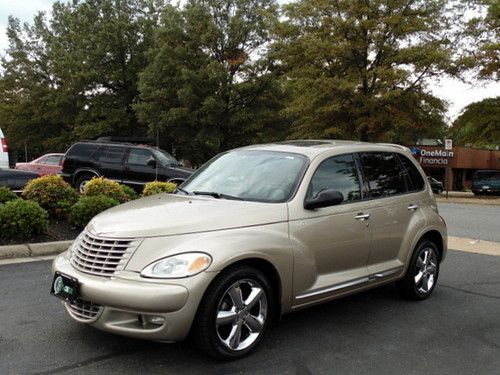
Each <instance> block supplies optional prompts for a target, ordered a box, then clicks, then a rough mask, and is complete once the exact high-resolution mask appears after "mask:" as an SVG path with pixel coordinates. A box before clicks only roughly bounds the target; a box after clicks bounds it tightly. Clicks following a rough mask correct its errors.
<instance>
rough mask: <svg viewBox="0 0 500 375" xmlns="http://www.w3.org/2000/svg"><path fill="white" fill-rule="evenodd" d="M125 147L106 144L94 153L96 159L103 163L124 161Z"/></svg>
mask: <svg viewBox="0 0 500 375" xmlns="http://www.w3.org/2000/svg"><path fill="white" fill-rule="evenodd" d="M124 156H125V148H123V147H116V146H104V147H102V148H101V149H99V151H98V152H97V153H96V154H95V155H94V157H93V158H94V159H95V160H97V161H99V162H101V163H111V164H118V163H121V162H122V161H123V157H124Z"/></svg>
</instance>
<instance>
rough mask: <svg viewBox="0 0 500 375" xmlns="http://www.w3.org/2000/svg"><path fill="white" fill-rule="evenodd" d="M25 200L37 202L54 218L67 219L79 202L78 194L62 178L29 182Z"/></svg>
mask: <svg viewBox="0 0 500 375" xmlns="http://www.w3.org/2000/svg"><path fill="white" fill-rule="evenodd" d="M22 196H23V198H25V199H27V200H31V201H34V202H37V203H38V204H39V205H40V206H41V207H42V208H44V209H46V210H47V211H49V214H50V215H51V216H54V217H65V216H67V214H68V209H69V208H70V207H71V206H72V205H73V204H75V202H76V201H77V200H78V193H77V192H76V190H75V189H73V188H72V187H71V186H70V185H69V184H68V183H67V182H66V181H64V180H63V179H62V177H61V176H56V175H52V176H43V177H39V178H35V179H33V180H31V181H29V182H28V183H27V184H26V186H25V187H24V191H23V194H22Z"/></svg>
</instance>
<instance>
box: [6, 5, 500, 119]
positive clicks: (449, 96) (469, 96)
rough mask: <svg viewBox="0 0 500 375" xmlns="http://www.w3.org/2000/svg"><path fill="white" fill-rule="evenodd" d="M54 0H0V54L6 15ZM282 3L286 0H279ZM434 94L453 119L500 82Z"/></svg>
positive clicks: (456, 85)
mask: <svg viewBox="0 0 500 375" xmlns="http://www.w3.org/2000/svg"><path fill="white" fill-rule="evenodd" d="M54 2H55V0H0V54H1V55H3V54H4V51H5V49H6V48H7V47H8V39H7V35H6V27H7V17H8V16H9V15H13V16H15V17H17V18H19V19H20V20H21V22H32V20H33V16H34V15H35V13H37V12H38V11H46V12H49V11H50V9H51V6H52V4H53V3H54ZM280 2H281V3H283V2H287V0H281V1H280ZM431 89H432V91H433V93H434V95H436V96H438V97H440V98H442V99H445V100H446V101H447V102H448V103H449V109H448V118H449V119H450V121H453V120H454V119H455V118H456V117H457V116H458V115H459V113H460V111H461V110H462V109H463V108H464V107H465V106H466V105H468V104H470V103H472V102H477V101H480V100H482V99H484V98H488V97H496V96H500V82H475V83H473V84H466V83H463V82H461V81H460V80H458V79H451V78H443V79H441V80H439V81H434V82H433V83H432V85H431Z"/></svg>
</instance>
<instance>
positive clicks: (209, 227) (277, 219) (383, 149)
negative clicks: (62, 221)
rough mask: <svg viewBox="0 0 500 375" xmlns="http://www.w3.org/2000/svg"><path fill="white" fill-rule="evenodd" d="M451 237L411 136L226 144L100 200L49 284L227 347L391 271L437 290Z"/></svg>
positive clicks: (406, 286)
mask: <svg viewBox="0 0 500 375" xmlns="http://www.w3.org/2000/svg"><path fill="white" fill-rule="evenodd" d="M446 249H447V235H446V226H445V223H444V221H443V219H442V218H441V216H439V214H438V210H437V206H436V202H435V200H434V197H433V195H432V190H431V187H430V186H429V183H428V182H427V179H426V178H425V175H424V174H423V172H422V170H421V169H420V167H419V166H418V164H416V163H415V160H414V159H413V157H412V155H411V154H410V152H409V150H408V149H407V148H405V147H402V146H397V145H389V144H370V143H361V142H347V141H323V140H322V141H311V140H308V141H291V142H285V143H277V144H268V145H258V146H250V147H243V148H239V149H236V150H233V151H229V152H225V153H222V154H220V155H218V156H216V157H215V158H213V159H212V160H210V161H209V162H207V163H206V164H205V165H204V166H203V167H202V168H201V169H199V170H198V171H197V172H196V173H195V174H193V175H192V176H191V177H190V178H189V179H188V180H187V181H185V182H184V183H183V184H182V185H181V186H180V187H179V188H178V189H177V191H176V192H175V194H160V195H156V196H151V197H147V198H142V199H139V200H136V201H132V202H129V203H126V204H123V205H121V206H118V207H115V208H112V209H110V210H107V211H105V212H103V213H101V214H99V215H98V216H96V217H95V218H94V219H93V220H92V221H91V222H90V223H89V224H88V226H87V227H86V228H85V230H84V231H83V232H82V233H81V234H80V235H79V236H78V238H77V239H76V240H75V242H74V243H73V245H72V246H71V247H70V248H69V249H68V251H67V252H65V253H63V254H61V255H59V256H58V257H57V258H56V259H55V261H54V263H53V272H54V280H53V285H52V293H53V294H54V295H56V296H58V297H60V298H62V299H64V300H65V302H64V305H65V308H66V310H67V312H68V313H69V315H70V316H71V317H72V318H73V319H75V320H77V321H79V322H82V323H86V324H89V325H92V326H94V327H96V328H98V329H101V330H103V331H107V332H111V333H116V334H120V335H126V336H130V337H136V338H142V339H150V340H155V341H163V342H174V341H179V340H183V339H184V338H186V337H187V336H188V335H190V336H191V337H192V338H193V340H194V341H195V342H196V343H197V344H198V345H199V347H200V348H201V349H202V350H204V351H205V352H207V353H209V354H210V355H212V356H215V357H217V358H221V359H230V358H238V357H241V356H243V355H245V354H247V353H249V352H250V351H251V350H253V349H254V348H255V347H256V346H257V345H258V344H259V343H260V342H261V340H262V338H263V336H264V334H265V332H266V331H267V329H268V327H269V326H270V325H271V323H272V322H273V321H276V320H277V319H278V318H279V317H280V316H281V315H282V314H285V313H288V312H291V311H294V310H298V309H302V308H304V307H308V306H312V305H315V304H318V303H322V302H326V301H330V300H332V299H334V298H337V297H341V296H345V295H349V294H352V293H355V292H359V291H363V290H367V289H369V288H373V287H377V286H380V285H383V284H387V283H391V282H396V283H397V285H398V287H399V289H400V291H401V293H402V294H403V295H404V296H406V297H408V298H411V299H415V300H423V299H425V298H427V297H429V295H430V294H431V293H432V291H433V289H434V288H435V286H436V283H437V280H438V276H439V266H440V263H441V262H442V260H443V259H444V257H445V255H446Z"/></svg>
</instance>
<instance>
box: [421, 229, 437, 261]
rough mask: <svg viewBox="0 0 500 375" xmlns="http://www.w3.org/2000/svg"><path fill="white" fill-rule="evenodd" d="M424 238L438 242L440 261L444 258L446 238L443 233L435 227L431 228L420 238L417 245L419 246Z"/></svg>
mask: <svg viewBox="0 0 500 375" xmlns="http://www.w3.org/2000/svg"><path fill="white" fill-rule="evenodd" d="M424 240H430V241H432V242H433V243H434V244H436V246H437V248H438V252H439V254H438V255H439V262H441V261H442V260H443V255H444V239H443V236H442V235H441V233H440V232H439V231H437V230H435V229H431V230H428V231H426V232H425V233H423V234H422V235H421V236H420V238H419V239H418V241H417V244H416V245H415V247H416V246H418V244H419V243H420V242H422V241H424Z"/></svg>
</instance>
